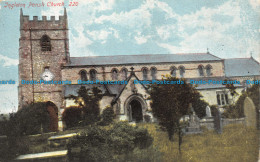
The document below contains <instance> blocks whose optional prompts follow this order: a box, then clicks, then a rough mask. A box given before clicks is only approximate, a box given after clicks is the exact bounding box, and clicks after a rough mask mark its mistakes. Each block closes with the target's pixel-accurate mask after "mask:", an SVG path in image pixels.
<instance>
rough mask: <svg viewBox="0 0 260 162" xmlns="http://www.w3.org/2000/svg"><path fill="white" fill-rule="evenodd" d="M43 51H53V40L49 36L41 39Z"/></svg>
mask: <svg viewBox="0 0 260 162" xmlns="http://www.w3.org/2000/svg"><path fill="white" fill-rule="evenodd" d="M41 47H42V51H51V39H50V37H48V36H47V35H44V36H42V38H41Z"/></svg>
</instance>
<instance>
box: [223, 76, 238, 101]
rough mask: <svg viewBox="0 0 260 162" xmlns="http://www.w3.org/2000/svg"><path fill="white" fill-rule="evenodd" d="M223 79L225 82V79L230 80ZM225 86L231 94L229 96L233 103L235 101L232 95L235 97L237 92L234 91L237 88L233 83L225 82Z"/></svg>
mask: <svg viewBox="0 0 260 162" xmlns="http://www.w3.org/2000/svg"><path fill="white" fill-rule="evenodd" d="M225 81H226V82H227V81H230V80H227V79H225ZM225 87H226V88H227V89H228V90H229V92H230V94H231V96H232V101H233V103H235V102H234V97H235V96H236V95H238V93H237V91H236V89H237V88H236V87H235V86H234V84H233V83H230V84H225Z"/></svg>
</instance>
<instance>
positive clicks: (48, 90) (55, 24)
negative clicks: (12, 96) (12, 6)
mask: <svg viewBox="0 0 260 162" xmlns="http://www.w3.org/2000/svg"><path fill="white" fill-rule="evenodd" d="M69 57H70V55H69V39H68V20H67V12H66V8H65V9H64V15H63V16H59V19H58V20H55V16H51V18H50V20H47V17H46V16H42V19H41V20H39V19H38V17H37V16H33V20H29V16H27V15H23V11H22V9H21V10H20V39H19V87H18V91H19V92H18V95H19V96H18V99H19V109H20V108H22V107H23V106H25V105H27V104H30V103H35V102H47V101H49V102H52V103H54V104H55V105H56V106H57V107H58V108H62V107H63V93H62V85H55V84H43V83H41V84H40V83H36V82H39V81H40V80H55V81H59V80H62V75H61V69H62V66H63V65H64V64H66V63H68V62H69ZM47 73H49V74H51V76H50V77H49V76H48V75H45V74H47ZM44 77H45V78H44ZM47 77H48V78H47ZM33 82H34V84H32V83H33Z"/></svg>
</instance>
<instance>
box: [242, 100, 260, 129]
mask: <svg viewBox="0 0 260 162" xmlns="http://www.w3.org/2000/svg"><path fill="white" fill-rule="evenodd" d="M244 114H245V123H246V126H248V127H255V128H256V126H257V125H256V118H257V114H256V108H255V104H254V102H253V101H252V100H251V98H249V97H247V98H246V99H245V101H244Z"/></svg>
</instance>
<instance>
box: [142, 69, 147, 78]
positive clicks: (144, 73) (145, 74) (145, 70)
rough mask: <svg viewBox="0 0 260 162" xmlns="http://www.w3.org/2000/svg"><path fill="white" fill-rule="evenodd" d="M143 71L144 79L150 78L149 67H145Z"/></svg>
mask: <svg viewBox="0 0 260 162" xmlns="http://www.w3.org/2000/svg"><path fill="white" fill-rule="evenodd" d="M142 72H143V80H147V79H148V69H147V68H143V70H142Z"/></svg>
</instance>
